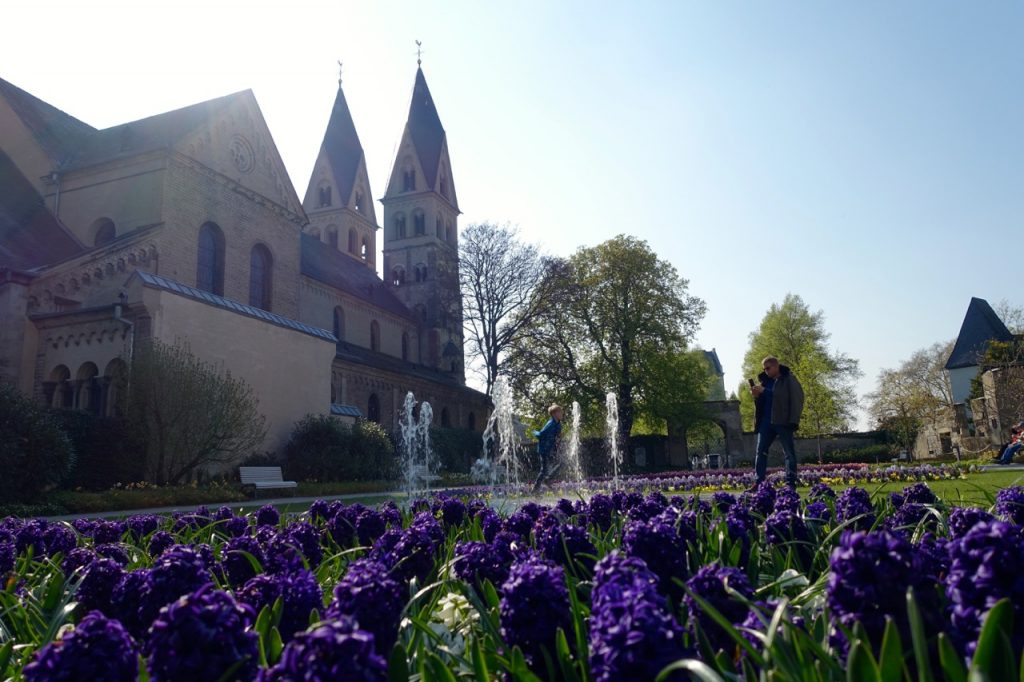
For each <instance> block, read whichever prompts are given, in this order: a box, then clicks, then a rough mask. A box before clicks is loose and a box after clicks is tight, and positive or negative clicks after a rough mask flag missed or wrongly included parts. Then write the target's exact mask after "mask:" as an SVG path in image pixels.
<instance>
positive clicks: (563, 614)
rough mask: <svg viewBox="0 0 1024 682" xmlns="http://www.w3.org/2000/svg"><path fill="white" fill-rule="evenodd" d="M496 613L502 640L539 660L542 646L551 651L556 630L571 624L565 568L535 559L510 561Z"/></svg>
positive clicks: (531, 658) (529, 658)
mask: <svg viewBox="0 0 1024 682" xmlns="http://www.w3.org/2000/svg"><path fill="white" fill-rule="evenodd" d="M499 612H500V615H501V634H502V637H504V638H505V642H506V643H508V644H509V646H518V647H519V648H521V649H522V650H523V654H524V655H525V656H526V658H527V660H529V661H531V662H534V663H535V662H537V661H539V660H541V659H542V658H543V655H542V653H541V652H542V650H543V649H547V650H548V651H552V652H553V651H554V644H555V633H556V632H557V630H558V629H559V628H562V629H563V630H564V631H566V632H568V631H569V629H570V627H571V623H572V618H571V615H570V612H569V591H568V589H567V588H566V585H565V571H564V570H563V569H562V567H561V566H557V565H555V564H552V563H550V562H547V561H544V560H542V559H537V558H530V559H526V560H524V561H520V562H517V563H515V564H513V565H512V568H511V569H510V570H509V576H508V580H506V581H505V584H504V585H502V586H501V603H500V606H499Z"/></svg>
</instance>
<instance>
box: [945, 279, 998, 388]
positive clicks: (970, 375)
mask: <svg viewBox="0 0 1024 682" xmlns="http://www.w3.org/2000/svg"><path fill="white" fill-rule="evenodd" d="M1012 340H1013V334H1012V333H1011V332H1010V330H1009V329H1007V328H1006V325H1005V324H1003V321H1002V320H1000V319H999V316H998V315H997V314H996V311H994V310H992V306H990V305H989V304H988V301H986V300H985V299H982V298H971V302H970V304H969V305H968V306H967V313H966V314H965V315H964V321H963V324H961V325H960V333H959V334H958V335H957V337H956V342H955V343H954V344H953V350H952V351H951V352H950V354H949V359H948V360H947V361H946V371H947V372H949V382H950V386H951V389H952V395H953V403H954V404H960V403H964V402H965V401H967V399H968V398H969V397H970V394H971V381H972V380H973V379H974V377H976V376H977V375H978V372H979V371H980V369H981V361H982V358H983V357H984V355H985V351H986V350H987V349H988V344H989V343H990V342H991V341H1003V342H1008V341H1012Z"/></svg>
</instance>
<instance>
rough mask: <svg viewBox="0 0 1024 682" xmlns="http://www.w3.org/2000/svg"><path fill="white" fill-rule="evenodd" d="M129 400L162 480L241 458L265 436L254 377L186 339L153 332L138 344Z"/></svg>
mask: <svg viewBox="0 0 1024 682" xmlns="http://www.w3.org/2000/svg"><path fill="white" fill-rule="evenodd" d="M127 403H128V418H129V420H130V421H131V423H132V424H134V425H135V426H136V427H137V428H138V429H140V432H141V433H143V434H144V437H145V441H146V444H147V446H146V473H147V477H148V478H149V479H150V480H151V481H153V482H154V483H158V484H161V485H163V484H178V483H181V482H183V481H188V480H191V479H192V478H194V477H195V475H196V473H197V472H198V470H200V469H205V468H210V467H225V466H228V465H231V464H235V463H237V462H238V461H239V460H241V459H242V458H243V457H245V456H246V455H248V454H250V453H251V452H252V451H253V450H255V449H256V448H257V447H258V446H259V445H260V444H262V443H263V439H264V437H265V435H266V428H265V419H264V417H263V415H262V414H260V412H259V400H258V399H257V398H256V395H255V394H254V393H253V390H252V388H251V387H250V386H249V384H248V383H246V382H245V381H244V380H243V379H238V378H235V377H233V376H231V373H230V372H222V371H221V370H220V368H218V367H216V366H215V365H213V364H211V363H209V362H205V361H203V360H200V359H199V358H197V357H196V356H195V355H193V354H192V352H191V351H190V350H189V349H188V347H187V346H183V345H170V344H165V343H162V342H160V341H157V340H155V339H154V340H151V341H147V342H146V343H145V344H143V345H142V346H141V347H139V348H138V349H136V352H135V354H134V356H133V357H132V364H131V369H130V374H129V380H128V398H127Z"/></svg>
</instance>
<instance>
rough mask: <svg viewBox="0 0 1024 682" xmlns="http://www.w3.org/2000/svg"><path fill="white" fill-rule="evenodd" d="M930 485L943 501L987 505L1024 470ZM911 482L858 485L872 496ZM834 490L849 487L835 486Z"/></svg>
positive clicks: (1020, 479)
mask: <svg viewBox="0 0 1024 682" xmlns="http://www.w3.org/2000/svg"><path fill="white" fill-rule="evenodd" d="M927 483H928V487H929V488H931V489H932V490H933V491H934V492H935V494H936V495H938V496H939V497H940V498H941V499H942V500H944V501H945V502H946V504H952V505H957V506H967V505H973V506H980V507H987V506H989V505H991V504H992V502H993V501H994V500H995V497H996V493H998V492H999V491H1000V490H1002V489H1003V488H1008V487H1010V486H1015V485H1024V471H985V472H981V473H976V474H968V475H967V478H965V479H961V480H953V481H928V482H927ZM908 485H911V484H910V483H905V482H902V481H894V482H890V483H881V484H874V485H867V484H865V485H861V486H860V487H862V488H866V489H867V490H869V491H871V493H872V494H874V495H888V494H889V493H892V492H899V491H901V490H903V489H904V488H905V487H907V486H908ZM834 487H835V489H836V490H837V491H839V490H842V489H843V488H847V487H849V486H834ZM808 490H810V489H809V488H802V489H801V490H800V493H801V494H806V493H807V491H808Z"/></svg>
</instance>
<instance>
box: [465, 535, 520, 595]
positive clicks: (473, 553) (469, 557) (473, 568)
mask: <svg viewBox="0 0 1024 682" xmlns="http://www.w3.org/2000/svg"><path fill="white" fill-rule="evenodd" d="M514 560H515V557H514V556H513V554H512V550H511V549H510V548H509V546H508V545H507V544H504V543H501V542H495V543H486V542H460V543H458V544H456V545H455V575H457V576H458V577H459V578H461V579H463V580H465V581H466V582H468V583H469V584H471V585H474V586H475V587H476V588H477V589H482V586H483V584H484V581H485V580H490V581H491V583H492V584H493V585H496V586H500V585H501V584H502V583H504V582H505V580H506V579H507V578H508V571H509V569H510V568H511V567H512V562H513V561H514Z"/></svg>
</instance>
